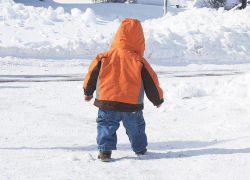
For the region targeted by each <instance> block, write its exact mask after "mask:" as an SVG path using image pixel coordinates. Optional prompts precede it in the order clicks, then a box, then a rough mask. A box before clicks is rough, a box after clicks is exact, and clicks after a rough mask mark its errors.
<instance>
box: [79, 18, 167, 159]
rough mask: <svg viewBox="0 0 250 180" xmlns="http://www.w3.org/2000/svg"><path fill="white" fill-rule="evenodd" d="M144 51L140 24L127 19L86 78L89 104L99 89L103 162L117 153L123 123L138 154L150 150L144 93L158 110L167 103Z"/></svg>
mask: <svg viewBox="0 0 250 180" xmlns="http://www.w3.org/2000/svg"><path fill="white" fill-rule="evenodd" d="M144 50H145V39H144V34H143V30H142V26H141V23H140V21H138V20H136V19H129V18H126V19H124V20H123V21H122V22H121V25H120V26H119V28H118V30H117V33H116V35H115V38H114V40H113V42H112V44H111V48H110V50H108V51H106V52H104V53H101V54H98V55H97V56H96V58H95V59H94V60H93V62H92V63H91V64H90V66H89V71H88V74H87V75H86V77H85V79H84V85H83V88H84V94H85V101H90V100H91V99H92V98H93V93H94V91H95V90H96V99H95V102H94V105H95V106H97V107H99V112H98V118H97V120H96V121H97V130H98V135H97V143H98V149H99V150H100V151H99V156H98V158H99V159H101V160H102V161H105V162H106V161H110V158H111V152H112V150H116V144H117V137H116V131H117V129H118V128H119V125H120V121H122V122H123V125H124V127H125V128H126V133H127V135H128V136H129V140H130V142H131V147H132V149H133V151H134V152H135V153H136V154H137V155H143V154H144V153H145V152H146V151H147V149H146V146H147V136H146V134H145V121H144V118H143V112H142V110H143V99H144V92H146V95H147V97H148V98H149V100H150V101H151V102H152V103H153V104H154V105H155V106H156V107H160V106H161V104H162V103H163V101H164V100H163V92H162V89H161V88H160V86H159V82H158V78H157V75H156V73H155V72H154V70H153V69H152V68H151V66H150V65H149V63H148V62H147V61H146V60H145V59H144V58H143V54H144Z"/></svg>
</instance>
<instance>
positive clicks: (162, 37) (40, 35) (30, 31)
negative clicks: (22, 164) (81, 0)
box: [0, 0, 250, 62]
mask: <svg viewBox="0 0 250 180" xmlns="http://www.w3.org/2000/svg"><path fill="white" fill-rule="evenodd" d="M47 4H49V2H47ZM101 5H102V6H104V7H105V6H106V7H108V6H109V4H104V5H103V4H101ZM119 6H122V8H124V9H127V11H125V12H124V14H122V16H121V17H116V18H115V17H114V18H113V19H112V18H111V19H109V20H108V21H107V20H104V19H102V17H100V16H99V15H96V12H95V11H94V10H93V9H91V8H86V9H85V11H82V10H80V9H78V8H73V9H71V11H70V13H69V12H65V9H64V8H63V7H56V9H54V8H52V7H51V6H49V7H48V8H44V7H33V6H25V5H23V4H16V3H14V2H13V1H11V0H2V5H1V6H0V11H1V14H0V41H1V43H0V53H1V54H2V56H17V57H36V58H43V57H45V56H46V57H50V58H69V57H71V58H79V57H89V56H90V57H94V56H95V54H97V53H99V52H104V51H106V50H108V49H109V47H110V44H111V42H112V40H113V37H114V34H115V32H116V30H117V27H118V26H119V23H120V22H121V20H122V19H123V18H124V17H129V16H130V13H129V10H128V9H129V8H131V7H134V6H141V8H142V9H141V10H143V8H144V7H145V8H147V6H148V5H138V4H137V5H136V4H120V5H119ZM156 7H157V6H156ZM160 8H161V7H160V6H159V9H160ZM169 8H170V9H169V13H168V14H167V15H166V16H165V17H161V18H157V19H149V20H144V21H142V26H143V29H144V33H145V38H146V51H145V57H146V58H154V59H163V58H164V59H165V60H166V61H186V62H189V61H190V62H192V61H196V62H197V61H203V62H221V61H222V62H232V61H233V62H235V61H237V62H249V61H250V23H249V21H246V19H248V17H249V16H250V8H249V6H248V7H247V8H246V9H245V10H242V11H224V9H222V8H221V9H219V10H215V9H208V8H202V9H199V8H198V9H196V8H192V9H186V10H185V9H181V10H176V9H175V8H171V7H169ZM107 13H108V12H107ZM132 18H135V17H132ZM138 19H143V18H142V16H138ZM17 32H18V33H17ZM68 32H70V33H68Z"/></svg>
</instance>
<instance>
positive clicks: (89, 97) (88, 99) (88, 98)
mask: <svg viewBox="0 0 250 180" xmlns="http://www.w3.org/2000/svg"><path fill="white" fill-rule="evenodd" d="M92 98H93V95H92V96H84V100H85V101H86V102H89V101H90V100H91V99H92Z"/></svg>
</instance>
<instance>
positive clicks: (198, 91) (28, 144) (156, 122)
mask: <svg viewBox="0 0 250 180" xmlns="http://www.w3.org/2000/svg"><path fill="white" fill-rule="evenodd" d="M0 62H1V64H0V65H1V66H0V75H1V76H0V79H8V78H9V79H17V80H19V79H22V78H23V79H25V78H24V77H27V76H28V77H30V78H34V79H39V78H41V79H44V80H46V78H47V79H54V80H55V81H56V82H5V83H0V114H1V121H0V154H1V155H0V172H1V173H0V179H1V180H6V179H12V180H13V179H19V180H20V179H23V180H27V179H32V180H35V179H51V180H57V179H58V180H59V179H60V180H61V179H84V180H85V179H143V180H144V179H181V180H183V179H192V180H193V179H199V180H200V179H225V180H228V179H242V180H245V179H248V177H249V176H250V171H249V168H250V110H249V109H250V101H249V99H250V85H249V82H250V75H249V74H248V73H246V72H249V70H250V65H249V64H243V65H240V64H239V65H188V66H169V67H166V66H165V67H164V66H159V65H153V68H154V69H155V70H156V71H157V72H158V76H159V80H160V83H161V86H162V88H163V91H164V98H165V103H164V104H163V106H162V107H161V108H159V109H157V108H155V107H153V105H152V104H151V103H150V102H149V101H148V100H147V99H146V98H145V110H144V117H145V121H146V124H147V127H146V131H147V135H148V141H149V145H148V153H147V154H146V155H145V156H142V157H137V156H135V155H134V153H133V152H132V150H131V149H130V144H129V140H128V138H127V135H126V133H125V130H124V128H123V127H122V125H121V127H120V129H119V130H118V150H117V151H114V152H113V154H112V157H113V160H112V162H111V163H102V162H100V161H99V160H97V154H98V151H97V150H96V142H95V138H96V122H95V118H96V115H97V108H96V107H94V106H93V105H92V103H93V101H92V102H91V103H86V102H84V100H83V91H82V81H57V78H65V77H55V76H56V75H59V76H61V75H62V74H68V75H69V76H70V78H69V79H71V77H72V78H73V75H77V76H78V75H79V77H78V78H83V77H82V76H83V75H84V74H85V73H86V72H87V67H88V65H89V62H90V61H86V60H69V61H58V60H47V61H43V60H33V59H31V60H20V59H15V58H14V59H11V60H9V58H2V59H1V61H0ZM211 73H214V74H218V73H219V74H220V75H219V76H196V75H197V74H211ZM34 75H35V76H34ZM51 75H53V76H54V77H51ZM71 75H72V76H71ZM179 75H186V76H185V77H183V76H180V77H175V76H179Z"/></svg>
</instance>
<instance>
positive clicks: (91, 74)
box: [83, 54, 102, 96]
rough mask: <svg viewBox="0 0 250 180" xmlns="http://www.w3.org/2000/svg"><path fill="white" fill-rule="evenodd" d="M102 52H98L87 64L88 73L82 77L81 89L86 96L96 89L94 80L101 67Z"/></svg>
mask: <svg viewBox="0 0 250 180" xmlns="http://www.w3.org/2000/svg"><path fill="white" fill-rule="evenodd" d="M101 60H102V54H98V55H97V56H96V57H95V59H94V60H93V61H92V63H91V64H90V66H89V69H88V73H87V75H86V76H85V78H84V83H83V89H84V94H85V95H86V96H91V95H93V93H94V91H95V90H96V82H97V79H98V76H99V72H100V68H101Z"/></svg>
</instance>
